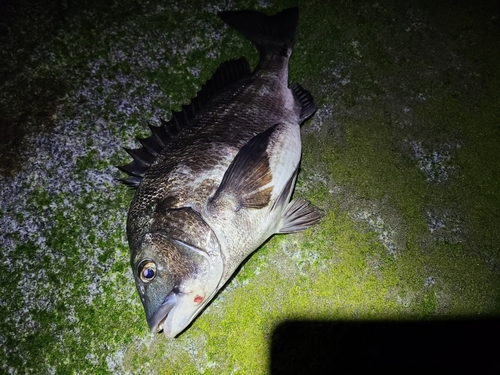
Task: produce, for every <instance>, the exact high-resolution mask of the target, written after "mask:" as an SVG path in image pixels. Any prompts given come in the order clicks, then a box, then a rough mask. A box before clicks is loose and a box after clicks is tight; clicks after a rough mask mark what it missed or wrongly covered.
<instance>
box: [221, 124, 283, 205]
mask: <svg viewBox="0 0 500 375" xmlns="http://www.w3.org/2000/svg"><path fill="white" fill-rule="evenodd" d="M276 127H277V125H274V126H272V127H270V128H269V129H267V130H266V131H264V132H262V133H260V134H257V135H256V136H254V137H253V138H252V139H251V140H250V141H248V143H247V144H246V145H244V146H243V147H242V148H241V149H240V151H239V152H238V154H237V155H236V157H235V158H234V159H233V161H232V162H231V165H230V166H229V168H228V169H227V171H226V173H225V174H224V177H223V178H222V181H221V184H220V186H219V188H218V189H217V191H216V192H215V194H214V196H213V197H212V199H211V204H215V205H219V204H221V203H229V204H230V205H232V206H233V208H234V210H235V211H238V210H239V209H241V208H243V207H245V208H257V209H258V208H263V207H266V206H267V205H268V204H269V200H270V199H271V193H272V191H273V186H268V187H266V185H268V184H269V183H270V182H271V180H272V175H271V169H270V167H269V155H268V154H267V151H266V150H267V146H268V144H269V139H270V138H271V135H272V134H273V132H274V131H275V129H276Z"/></svg>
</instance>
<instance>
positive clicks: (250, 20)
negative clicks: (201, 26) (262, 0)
mask: <svg viewBox="0 0 500 375" xmlns="http://www.w3.org/2000/svg"><path fill="white" fill-rule="evenodd" d="M218 14H219V17H220V18H221V19H222V20H223V21H224V22H225V23H226V24H228V25H229V26H230V27H232V28H233V29H235V30H236V31H238V32H239V33H241V34H242V35H243V36H245V37H246V38H247V39H249V40H250V41H251V42H252V43H253V44H255V46H256V47H257V49H258V50H259V52H260V53H261V54H266V53H269V52H275V51H279V53H280V54H282V55H283V56H289V54H290V51H291V49H292V46H293V42H294V39H295V29H296V28H297V23H298V21H299V9H298V8H297V7H293V8H289V9H285V10H283V11H281V12H280V13H277V14H275V15H273V16H267V15H265V14H262V13H259V12H255V11H251V10H237V11H225V12H219V13H218Z"/></svg>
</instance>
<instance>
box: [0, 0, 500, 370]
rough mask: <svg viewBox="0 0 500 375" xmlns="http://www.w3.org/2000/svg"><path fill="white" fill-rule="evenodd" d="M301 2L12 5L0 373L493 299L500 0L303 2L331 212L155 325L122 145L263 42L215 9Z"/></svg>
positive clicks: (264, 358)
mask: <svg viewBox="0 0 500 375" xmlns="http://www.w3.org/2000/svg"><path fill="white" fill-rule="evenodd" d="M188 4H189V5H188ZM296 4H297V2H293V1H284V0H283V1H255V2H251V1H241V2H226V1H190V2H181V1H150V2H136V1H128V0H123V1H120V2H111V1H109V2H108V1H86V2H77V1H59V2H51V1H48V0H46V1H44V0H39V1H35V0H32V1H29V0H22V1H19V2H13V1H11V2H6V3H4V4H3V5H2V8H1V12H0V13H2V15H1V16H0V46H1V48H0V59H1V62H0V72H1V74H0V76H1V82H0V84H1V90H0V109H1V112H0V120H1V126H2V140H1V142H0V152H1V157H2V159H1V161H2V164H1V166H0V167H1V171H2V176H1V177H0V178H1V180H0V181H1V185H2V189H1V190H2V195H1V207H0V233H1V240H0V246H1V255H0V291H1V293H0V346H1V349H0V369H1V372H2V373H7V374H17V373H19V374H24V373H26V374H35V373H36V374H70V373H88V374H107V373H110V374H111V373H129V374H136V373H151V374H153V373H154V374H156V373H161V374H183V373H185V374H195V373H205V374H265V373H268V372H269V368H270V367H269V366H270V363H269V362H270V357H269V350H270V344H271V337H272V334H273V330H274V329H275V327H276V326H277V325H278V324H279V323H281V322H283V321H286V320H290V319H306V320H307V319H312V320H332V321H338V320H344V321H346V320H347V321H350V320H360V319H363V320H406V319H413V320H421V319H427V320H428V319H431V320H432V319H437V318H443V317H445V318H453V317H471V316H473V317H478V316H479V317H480V316H492V315H493V316H496V315H498V314H499V312H500V296H499V293H500V292H499V290H500V279H499V276H500V245H499V244H500V230H499V224H500V223H499V218H500V149H499V146H498V145H499V144H500V127H499V122H500V106H499V104H498V103H500V44H499V43H498V40H500V19H499V17H500V12H499V7H498V6H497V2H495V1H491V2H488V1H476V2H466V1H463V2H460V1H459V2H451V1H449V2H446V1H444V2H435V1H419V2H412V1H410V2H398V1H378V2H372V1H335V2H333V1H332V2H326V1H308V2H300V1H299V2H298V5H299V7H300V23H299V28H298V33H297V38H296V46H295V49H294V54H293V56H292V59H291V62H290V80H291V81H294V82H300V83H301V84H302V85H303V86H304V87H305V88H307V89H309V90H310V91H311V93H312V94H313V96H314V98H315V101H316V103H317V106H318V110H317V112H316V114H315V115H314V116H313V117H312V118H311V119H310V120H309V121H307V122H306V123H305V124H304V125H303V128H302V135H303V145H304V147H303V150H304V151H303V160H302V165H301V172H300V175H299V180H298V183H297V187H296V191H295V195H296V196H302V197H304V198H306V199H308V200H310V201H311V202H312V203H313V204H315V205H316V206H318V207H319V208H320V209H321V210H322V211H323V212H324V213H325V217H324V219H323V220H322V222H321V223H320V224H319V225H317V226H315V227H314V228H311V229H309V230H307V231H305V232H304V233H300V234H294V235H286V236H275V237H273V238H272V239H271V240H270V241H268V242H267V243H266V244H265V245H264V246H262V247H261V248H260V249H259V250H258V251H257V252H256V253H254V254H253V255H252V256H251V257H250V258H249V259H248V261H247V262H246V263H245V264H244V265H243V266H242V268H241V269H240V270H239V272H238V274H237V275H236V276H235V277H234V278H233V279H232V280H231V282H230V283H229V284H228V286H227V287H226V288H225V289H224V290H223V291H222V292H221V293H220V294H219V295H218V296H217V298H216V299H215V300H214V301H213V303H212V304H211V305H210V306H209V307H208V308H207V309H206V310H205V311H204V312H203V314H201V316H199V318H198V319H196V320H195V321H194V323H193V324H192V325H191V327H190V328H189V329H188V330H186V331H185V332H184V333H182V334H181V335H180V336H179V337H178V338H176V339H167V338H165V337H164V336H163V335H154V334H151V333H149V332H148V329H147V324H146V320H145V317H144V312H143V310H142V306H141V304H140V301H139V297H138V295H137V293H136V291H135V285H134V282H133V279H132V274H131V271H130V269H129V263H128V246H127V243H126V239H125V231H124V228H125V220H126V213H127V210H128V205H129V203H130V201H131V198H132V194H133V193H132V192H131V191H129V190H127V189H126V188H125V187H123V186H120V185H119V184H118V183H117V182H116V179H117V178H119V177H121V174H120V173H119V172H118V171H117V170H116V169H115V168H114V165H121V164H125V163H127V162H128V161H129V158H128V156H127V155H126V153H125V152H124V151H123V150H122V149H121V147H123V146H125V147H135V146H137V142H136V141H135V137H137V136H144V135H146V134H147V130H146V129H147V127H146V126H145V123H146V122H147V121H149V122H151V123H154V124H158V123H159V118H160V117H166V118H168V117H169V111H170V110H178V109H179V108H180V105H181V104H183V103H186V102H188V101H189V99H190V98H191V97H192V96H193V95H195V93H196V91H197V90H198V89H199V88H200V87H201V85H202V84H203V82H204V81H206V80H207V79H208V78H209V77H210V76H211V74H212V73H213V72H214V70H215V69H216V67H217V66H218V65H219V64H220V63H221V62H223V61H225V60H227V59H229V58H237V57H239V56H241V55H244V56H246V57H247V58H248V59H249V60H250V61H251V63H252V64H255V63H256V61H257V54H256V51H255V50H254V49H253V47H252V46H251V45H250V44H249V43H248V42H247V41H246V40H244V39H243V38H242V37H241V36H239V35H238V34H237V33H235V32H234V31H232V30H229V29H228V28H227V27H226V26H224V25H223V23H222V22H221V21H220V20H219V19H218V17H217V16H216V12H217V11H218V10H223V9H226V7H227V6H229V8H230V9H248V8H252V9H261V10H263V11H264V12H266V13H275V12H277V11H279V10H281V9H284V8H287V7H290V6H293V5H296Z"/></svg>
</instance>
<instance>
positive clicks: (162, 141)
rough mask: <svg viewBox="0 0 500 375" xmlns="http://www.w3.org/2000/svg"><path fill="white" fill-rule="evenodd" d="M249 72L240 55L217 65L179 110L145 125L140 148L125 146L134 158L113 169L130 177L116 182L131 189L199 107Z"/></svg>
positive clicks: (189, 121) (139, 139)
mask: <svg viewBox="0 0 500 375" xmlns="http://www.w3.org/2000/svg"><path fill="white" fill-rule="evenodd" d="M249 74H250V66H249V65H248V61H247V60H246V59H245V58H244V57H240V58H239V59H238V60H228V61H225V62H223V63H222V64H220V66H219V68H218V69H217V70H216V71H215V73H214V75H213V76H212V78H210V79H209V80H208V81H207V82H206V83H205V84H204V85H203V86H202V87H201V90H200V91H198V93H197V94H196V96H195V97H194V98H193V99H191V102H190V103H189V104H187V105H183V106H182V110H181V111H178V112H177V111H172V118H171V119H170V120H169V121H165V120H163V119H161V125H160V126H153V125H151V124H148V126H149V129H150V130H151V133H152V134H151V135H150V136H149V137H147V138H138V141H139V142H140V143H141V145H142V147H139V148H137V149H125V151H127V152H128V153H129V154H130V155H131V156H132V158H133V159H134V160H132V162H130V163H129V164H127V165H122V166H119V167H117V168H118V169H119V170H121V171H122V172H125V173H126V174H128V175H129V176H131V177H129V178H126V179H120V180H119V181H120V182H122V183H123V184H125V185H127V186H129V187H131V188H137V186H139V184H140V182H141V181H142V178H143V177H144V173H145V172H146V170H147V169H148V168H149V167H150V166H151V164H153V163H154V162H155V161H156V159H157V157H158V155H159V154H160V152H161V151H162V150H163V149H164V148H165V147H166V146H167V144H168V143H170V142H171V141H172V140H173V139H175V137H177V135H178V134H179V133H180V132H181V130H182V129H183V128H185V127H188V126H189V125H190V123H191V121H192V120H193V118H194V117H195V116H196V115H197V114H198V113H199V112H200V110H201V109H202V108H204V107H205V106H206V105H207V104H208V103H209V102H210V101H211V100H212V99H213V98H214V97H215V96H216V95H217V94H218V93H219V92H220V91H221V90H223V89H224V88H225V87H227V86H229V85H231V84H233V83H235V82H237V81H239V80H240V79H242V78H244V77H247V76H248V75H249Z"/></svg>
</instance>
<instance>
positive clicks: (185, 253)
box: [131, 215, 223, 337]
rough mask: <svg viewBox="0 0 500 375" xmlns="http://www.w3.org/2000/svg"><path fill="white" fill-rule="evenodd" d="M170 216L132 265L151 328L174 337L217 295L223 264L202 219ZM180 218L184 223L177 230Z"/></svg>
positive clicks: (144, 242)
mask: <svg viewBox="0 0 500 375" xmlns="http://www.w3.org/2000/svg"><path fill="white" fill-rule="evenodd" d="M166 216H167V217H168V219H170V221H169V224H168V225H164V226H163V228H161V229H160V228H158V229H160V230H158V231H154V232H151V233H146V234H145V235H144V237H143V240H142V241H141V243H140V245H139V249H138V251H136V252H132V257H131V263H132V269H133V272H134V278H135V282H136V286H137V290H138V292H139V295H140V297H141V300H142V304H143V306H144V310H145V313H146V319H147V322H148V325H149V328H150V329H151V331H152V332H160V331H161V330H163V333H164V334H165V336H167V337H175V336H177V335H178V334H179V333H181V332H182V331H183V330H184V329H185V328H186V327H187V326H188V325H189V324H190V323H191V321H192V320H193V319H194V318H196V316H197V315H198V314H199V313H200V312H201V311H202V310H203V308H204V307H205V306H206V305H207V304H208V302H209V301H210V300H211V299H212V297H213V296H214V295H215V294H216V293H217V291H218V290H219V283H220V280H221V277H222V273H223V262H222V257H221V256H220V251H219V244H218V241H217V239H216V237H215V235H214V234H213V232H212V231H211V229H210V228H209V227H208V225H206V224H205V223H204V221H203V220H202V219H200V218H199V217H195V218H194V219H193V217H189V218H188V219H189V220H188V221H187V222H186V220H185V219H186V215H184V216H182V215H181V216H182V217H181V218H179V215H166ZM172 216H173V217H172ZM188 216H189V215H188ZM176 218H177V219H182V220H181V221H179V222H178V223H177V224H175V219H176ZM172 219H174V220H172ZM200 220H201V222H200Z"/></svg>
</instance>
